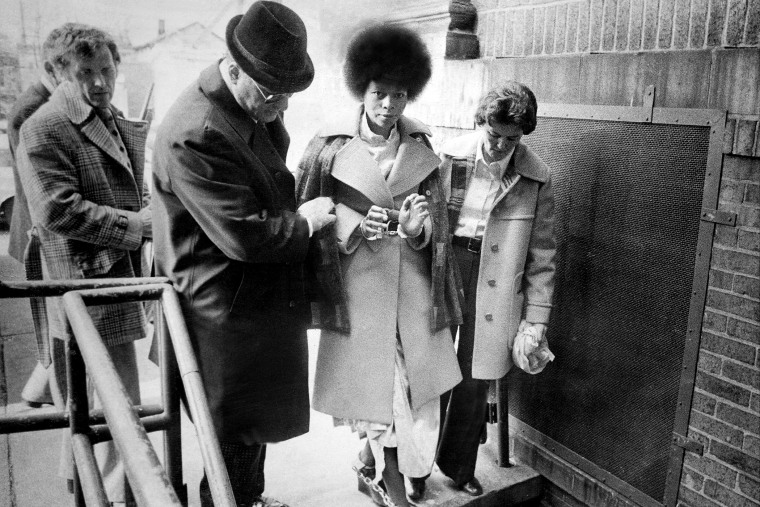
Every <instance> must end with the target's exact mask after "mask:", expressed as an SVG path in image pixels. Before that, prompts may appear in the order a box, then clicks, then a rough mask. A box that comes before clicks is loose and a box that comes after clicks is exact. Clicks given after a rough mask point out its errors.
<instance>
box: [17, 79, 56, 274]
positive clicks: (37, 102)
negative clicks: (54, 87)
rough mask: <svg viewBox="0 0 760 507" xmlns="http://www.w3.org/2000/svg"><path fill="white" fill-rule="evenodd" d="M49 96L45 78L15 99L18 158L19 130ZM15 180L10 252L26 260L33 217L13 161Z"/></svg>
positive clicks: (21, 260) (21, 259)
mask: <svg viewBox="0 0 760 507" xmlns="http://www.w3.org/2000/svg"><path fill="white" fill-rule="evenodd" d="M49 98H50V92H49V91H48V89H47V88H46V87H45V85H44V84H43V83H42V81H37V82H36V83H34V84H33V85H32V86H30V87H29V88H27V89H26V90H24V93H22V94H21V95H19V96H18V98H17V99H16V102H14V103H13V106H12V107H11V112H10V113H9V114H8V145H9V147H10V149H11V157H13V159H14V161H15V159H16V148H17V147H18V143H19V141H20V139H19V130H21V125H23V123H24V122H25V121H26V120H27V119H28V118H29V117H30V116H32V114H33V113H34V112H35V111H37V109H39V108H40V106H41V105H42V104H44V103H45V102H47V101H48V99H49ZM13 184H14V187H15V192H16V193H15V198H14V200H13V215H12V216H11V230H10V234H9V238H8V254H9V255H10V256H11V257H13V258H14V259H16V260H17V261H19V262H24V250H25V249H26V244H27V243H28V242H29V238H28V237H27V234H26V233H27V231H28V230H29V229H31V228H32V217H31V216H30V215H29V205H28V204H27V202H26V194H25V193H24V187H23V186H22V185H21V178H20V177H19V174H18V165H17V164H15V162H14V164H13Z"/></svg>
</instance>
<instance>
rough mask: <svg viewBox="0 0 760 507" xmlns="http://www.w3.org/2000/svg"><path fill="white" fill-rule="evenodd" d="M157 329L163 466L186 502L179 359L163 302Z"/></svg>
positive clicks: (159, 306) (158, 315)
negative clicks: (163, 425) (163, 422)
mask: <svg viewBox="0 0 760 507" xmlns="http://www.w3.org/2000/svg"><path fill="white" fill-rule="evenodd" d="M157 306H158V311H156V322H154V325H155V328H154V329H155V332H156V337H157V338H158V339H159V364H160V365H161V374H162V379H161V388H162V392H161V398H162V400H163V405H164V411H165V413H166V415H167V423H166V430H165V431H164V468H165V469H166V474H167V475H168V476H169V480H170V481H171V483H172V486H174V491H176V492H177V495H178V496H179V497H180V500H181V501H182V502H183V503H186V502H187V486H185V483H184V480H183V477H182V414H181V413H180V399H179V398H180V387H181V382H182V379H180V377H179V371H178V369H177V360H176V358H175V357H174V348H173V347H172V340H171V338H170V337H169V330H168V328H167V327H166V318H165V316H164V309H163V306H162V305H157Z"/></svg>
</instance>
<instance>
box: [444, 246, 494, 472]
mask: <svg viewBox="0 0 760 507" xmlns="http://www.w3.org/2000/svg"><path fill="white" fill-rule="evenodd" d="M454 255H455V256H456V259H457V263H458V264H459V271H460V273H461V275H462V285H463V287H464V296H465V308H464V322H463V323H462V325H461V326H459V346H458V348H457V359H458V360H459V368H460V369H461V370H462V377H463V378H462V382H461V383H459V384H458V385H457V386H456V387H454V389H452V390H451V391H450V392H448V393H445V394H444V395H443V396H442V397H441V435H440V439H439V443H438V457H437V458H436V462H437V463H438V467H439V468H440V469H441V472H443V473H444V474H445V475H447V476H448V477H450V478H451V479H452V480H453V481H454V482H455V483H456V484H457V485H460V486H461V485H462V484H464V483H466V482H468V481H469V480H471V479H472V478H473V477H474V476H475V462H476V461H477V458H478V446H479V445H480V439H481V435H482V434H483V432H484V431H485V425H486V409H487V404H488V381H486V380H480V379H474V378H472V351H473V342H474V338H475V295H476V293H477V292H476V291H477V284H478V268H479V266H480V254H479V253H478V254H476V253H472V252H470V251H468V250H467V249H466V248H462V247H460V246H454ZM456 332H457V328H456V327H453V328H452V329H451V334H452V338H453V337H455V336H456ZM447 407H448V410H447Z"/></svg>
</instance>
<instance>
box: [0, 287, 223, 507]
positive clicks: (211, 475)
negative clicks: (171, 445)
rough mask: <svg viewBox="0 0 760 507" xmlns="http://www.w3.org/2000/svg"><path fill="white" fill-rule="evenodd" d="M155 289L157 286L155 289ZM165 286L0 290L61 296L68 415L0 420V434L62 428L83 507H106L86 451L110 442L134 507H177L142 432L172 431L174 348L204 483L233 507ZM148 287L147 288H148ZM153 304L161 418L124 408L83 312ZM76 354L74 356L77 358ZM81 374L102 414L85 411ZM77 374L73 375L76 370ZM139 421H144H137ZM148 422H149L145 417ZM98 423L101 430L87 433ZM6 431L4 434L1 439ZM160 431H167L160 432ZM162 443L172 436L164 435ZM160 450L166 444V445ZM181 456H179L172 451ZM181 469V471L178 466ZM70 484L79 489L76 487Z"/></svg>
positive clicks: (184, 336)
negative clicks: (68, 336) (68, 437)
mask: <svg viewBox="0 0 760 507" xmlns="http://www.w3.org/2000/svg"><path fill="white" fill-rule="evenodd" d="M156 282H159V283H156ZM166 282H168V280H167V279H165V278H133V279H100V280H72V281H63V282H46V281H43V282H2V281H0V298H10V297H13V298H15V297H40V296H58V295H62V294H63V295H64V297H63V300H64V308H65V311H66V314H67V317H68V320H69V322H70V323H71V326H72V330H73V331H74V335H75V338H76V339H75V340H72V341H71V342H70V344H69V346H68V347H67V356H68V358H69V362H70V364H69V375H70V377H71V378H70V386H69V391H70V405H71V414H67V413H65V412H58V413H48V414H39V415H35V416H27V417H21V418H18V417H12V416H11V417H0V432H9V433H11V432H17V431H24V429H23V427H24V426H27V429H26V430H27V431H29V428H33V430H39V429H49V428H51V427H63V426H65V425H66V424H70V426H71V429H72V448H73V451H74V457H75V463H76V466H77V468H76V470H77V471H80V472H82V482H81V486H82V489H83V491H82V493H83V494H84V499H82V501H83V502H86V504H87V505H107V503H104V502H105V501H107V499H105V492H104V490H103V484H102V479H101V478H100V475H99V473H98V471H97V467H94V466H93V464H94V457H93V455H92V444H93V443H94V442H98V441H102V440H107V439H109V438H111V437H112V438H113V440H114V441H115V443H116V445H117V447H118V449H119V452H120V455H121V456H122V459H123V461H124V466H125V471H126V474H127V478H128V479H129V484H130V486H131V487H132V488H133V492H134V494H135V496H136V499H137V500H138V501H139V503H140V505H147V506H154V505H155V506H164V505H167V506H171V505H181V504H180V503H179V499H178V497H177V495H176V492H175V489H174V488H173V487H172V481H170V480H169V477H168V476H167V474H166V472H165V471H164V469H163V468H161V464H160V462H159V461H158V457H157V456H156V454H155V450H154V449H153V447H152V445H151V444H150V441H149V440H148V438H147V433H146V428H148V427H150V429H166V426H167V425H170V424H175V425H177V426H178V421H176V420H175V421H172V420H171V419H172V418H171V416H170V415H169V414H168V413H167V410H169V408H168V404H169V403H168V400H169V399H170V393H168V392H167V391H170V389H169V388H168V387H167V384H168V383H169V382H168V381H167V380H168V377H169V376H170V373H169V369H170V364H171V363H170V362H168V361H166V359H167V358H168V356H169V355H170V354H171V352H170V351H171V347H172V345H173V346H174V349H175V354H174V356H175V358H176V366H177V367H178V368H179V375H180V378H181V380H182V382H183V384H184V386H185V392H186V394H187V401H188V409H189V411H190V415H191V417H192V419H193V423H194V425H195V427H196V433H197V435H198V439H199V443H200V448H201V456H202V458H203V463H204V467H205V470H206V475H207V477H208V480H209V486H210V489H211V494H212V497H213V498H214V503H215V505H220V506H230V507H234V505H235V501H234V497H233V494H232V490H231V487H230V483H229V477H228V475H227V469H226V467H225V465H224V461H223V459H222V454H221V449H220V447H219V441H218V440H217V438H216V434H215V431H214V426H213V423H212V419H211V413H210V410H209V408H208V403H207V401H206V396H205V390H204V388H203V383H202V381H201V377H200V371H199V368H198V364H197V361H196V359H195V354H194V352H193V348H192V345H191V342H190V338H189V333H188V332H187V327H186V325H185V322H184V318H183V315H182V311H181V307H180V305H179V299H178V297H177V294H176V292H175V291H174V289H173V288H172V286H171V285H169V284H168V283H166ZM148 284H150V285H148ZM145 300H160V301H161V303H162V308H163V314H160V315H159V316H161V315H165V317H166V329H167V330H168V332H169V336H168V339H167V337H166V336H163V331H164V327H163V325H158V324H157V327H156V329H157V332H158V333H159V335H160V336H161V341H162V345H163V346H162V350H161V354H162V361H161V364H162V373H163V375H162V376H163V378H162V401H163V403H164V408H163V412H159V411H158V410H157V408H156V407H155V406H147V407H146V406H138V407H134V406H132V405H131V404H130V402H129V400H128V398H127V395H126V390H125V389H124V386H123V384H122V382H121V379H120V378H119V375H118V374H117V372H116V370H115V367H114V365H113V362H112V361H111V359H110V354H109V353H108V350H107V348H106V347H105V345H104V344H103V342H102V338H101V337H100V335H99V333H98V332H97V329H96V328H95V326H94V324H93V323H92V319H91V318H90V316H89V314H88V312H87V308H86V306H87V305H88V304H89V305H97V304H113V303H119V302H127V301H145ZM80 354H81V356H80ZM85 364H86V365H87V367H88V371H89V373H90V376H91V378H92V379H93V384H94V386H95V389H96V391H97V392H98V395H99V397H100V399H101V400H102V404H103V410H102V412H101V411H92V412H90V411H88V410H87V401H86V397H87V393H86V389H84V384H83V379H84V375H83V374H82V373H83V370H84V367H85ZM80 369H81V370H82V371H81V372H80V371H79V370H80ZM140 413H142V414H146V415H147V417H145V418H144V419H140V415H141V414H140ZM148 414H149V415H148ZM103 417H105V420H106V422H107V423H108V426H107V427H106V426H102V425H98V426H94V425H96V424H98V423H101V422H102V421H103ZM9 430H10V431H9ZM167 431H168V430H167ZM167 438H168V439H169V440H171V438H172V436H171V435H169V433H168V432H167ZM167 447H168V443H167ZM179 453H181V450H180V451H179ZM179 453H170V452H166V455H165V461H166V470H170V471H171V470H173V469H174V463H170V461H171V462H173V461H179V462H181V456H178V455H177V454H179ZM180 466H181V465H180ZM77 484H79V483H78V482H77Z"/></svg>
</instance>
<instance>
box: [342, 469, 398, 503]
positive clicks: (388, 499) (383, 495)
mask: <svg viewBox="0 0 760 507" xmlns="http://www.w3.org/2000/svg"><path fill="white" fill-rule="evenodd" d="M351 468H352V469H353V470H354V472H356V475H358V476H359V479H361V480H362V482H364V484H366V485H367V486H369V488H370V489H371V490H372V491H374V492H375V493H377V494H378V495H380V498H382V499H383V502H385V505H386V506H387V507H396V504H395V503H393V500H391V497H390V496H388V493H386V492H385V490H384V489H383V488H381V487H380V485H379V484H377V483H376V482H375V481H373V480H372V479H370V478H369V477H367V476H366V475H364V474H363V473H362V472H361V470H359V469H358V468H357V467H355V466H352V467H351Z"/></svg>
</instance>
